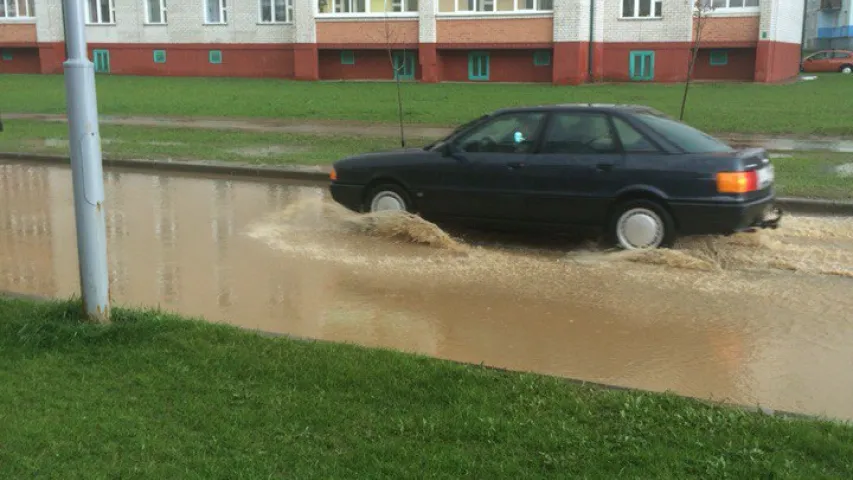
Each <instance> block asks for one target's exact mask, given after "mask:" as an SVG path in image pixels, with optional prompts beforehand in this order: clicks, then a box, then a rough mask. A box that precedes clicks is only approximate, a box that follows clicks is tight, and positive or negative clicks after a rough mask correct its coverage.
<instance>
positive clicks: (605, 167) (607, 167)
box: [595, 163, 613, 172]
mask: <svg viewBox="0 0 853 480" xmlns="http://www.w3.org/2000/svg"><path fill="white" fill-rule="evenodd" d="M595 168H596V170H598V171H600V172H609V171H611V170H613V164H612V163H599V164H598V165H596V166H595Z"/></svg>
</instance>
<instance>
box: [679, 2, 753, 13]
mask: <svg viewBox="0 0 853 480" xmlns="http://www.w3.org/2000/svg"><path fill="white" fill-rule="evenodd" d="M724 1H725V2H726V6H725V7H715V6H714V0H703V3H706V2H707V3H706V4H707V6H709V7H711V11H710V12H708V15H710V16H713V15H715V14H726V13H760V12H761V0H758V5H755V6H746V5H744V6H742V7H732V6H730V5H731V2H732V0H724ZM746 2H747V0H743V3H744V4H746ZM694 10H695V9H694Z"/></svg>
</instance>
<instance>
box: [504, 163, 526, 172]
mask: <svg viewBox="0 0 853 480" xmlns="http://www.w3.org/2000/svg"><path fill="white" fill-rule="evenodd" d="M506 166H507V167H509V168H510V169H511V170H516V169H519V168H523V167H524V162H509V163H507V164H506Z"/></svg>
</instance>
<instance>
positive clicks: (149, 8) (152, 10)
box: [145, 0, 166, 25]
mask: <svg viewBox="0 0 853 480" xmlns="http://www.w3.org/2000/svg"><path fill="white" fill-rule="evenodd" d="M145 23H149V24H153V25H164V24H165V23H166V0H145Z"/></svg>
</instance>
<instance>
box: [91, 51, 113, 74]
mask: <svg viewBox="0 0 853 480" xmlns="http://www.w3.org/2000/svg"><path fill="white" fill-rule="evenodd" d="M99 56H100V57H101V58H104V57H106V61H107V62H106V67H107V68H106V70H104V69H101V70H98V62H97V59H98V57H99ZM92 64H93V70H94V71H95V73H106V74H109V73H110V71H111V70H112V68H111V67H110V51H109V50H107V49H105V48H96V49H93V50H92Z"/></svg>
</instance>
